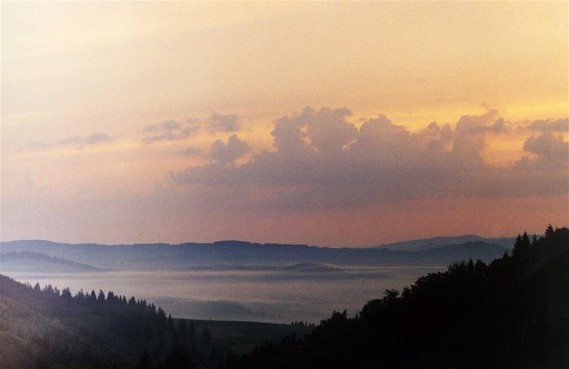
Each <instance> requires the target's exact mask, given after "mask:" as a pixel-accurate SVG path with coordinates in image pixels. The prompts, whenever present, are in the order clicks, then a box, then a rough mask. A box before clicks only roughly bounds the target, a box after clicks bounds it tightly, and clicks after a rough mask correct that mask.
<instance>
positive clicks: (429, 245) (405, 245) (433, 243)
mask: <svg viewBox="0 0 569 369" xmlns="http://www.w3.org/2000/svg"><path fill="white" fill-rule="evenodd" d="M514 241H515V237H500V238H484V237H481V236H478V235H464V236H441V237H433V238H423V239H417V240H408V241H399V242H393V243H388V244H383V245H380V246H373V247H374V248H386V249H390V250H404V251H420V250H430V249H437V248H441V247H446V246H451V245H459V244H465V243H471V242H486V243H490V244H495V245H500V246H503V247H506V248H508V249H511V248H512V247H513V244H514Z"/></svg>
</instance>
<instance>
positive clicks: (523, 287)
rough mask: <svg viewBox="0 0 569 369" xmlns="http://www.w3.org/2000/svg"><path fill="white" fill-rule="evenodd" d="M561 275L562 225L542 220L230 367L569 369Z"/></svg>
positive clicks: (568, 236) (566, 239)
mask: <svg viewBox="0 0 569 369" xmlns="http://www.w3.org/2000/svg"><path fill="white" fill-rule="evenodd" d="M568 275H569V230H568V229H567V228H560V229H555V230H554V229H553V228H551V227H549V228H548V229H547V231H546V233H545V236H544V237H541V238H540V239H534V240H533V241H530V238H529V237H528V236H527V235H526V234H524V235H523V236H519V237H518V238H517V239H516V242H515V244H514V248H513V251H512V255H511V256H510V255H508V254H506V255H504V256H503V257H502V258H500V259H497V260H494V261H492V262H491V263H489V264H485V263H484V262H482V261H478V262H476V263H474V262H472V261H470V262H468V263H465V262H460V263H454V264H452V265H451V266H449V267H448V270H447V271H446V272H440V273H431V274H429V275H426V276H424V277H421V278H419V279H418V280H417V282H415V284H413V285H412V286H411V287H409V288H405V289H404V290H403V291H402V292H401V293H400V292H399V291H396V290H387V291H385V293H384V296H383V298H381V299H377V300H372V301H369V302H368V303H367V304H366V305H365V306H364V307H363V309H362V310H361V312H360V313H359V314H357V315H356V316H355V317H353V318H350V317H348V316H347V314H346V312H345V311H344V312H334V313H333V314H332V315H331V317H330V318H329V319H327V320H323V321H322V322H321V323H320V325H319V326H317V327H316V328H315V329H314V331H313V332H312V333H310V334H308V335H307V336H306V337H305V338H301V339H296V338H289V339H287V340H284V341H282V342H281V343H279V344H276V345H275V344H273V343H269V344H266V345H263V346H261V347H258V348H257V349H256V350H254V351H253V352H252V353H251V354H248V355H245V356H243V357H241V358H239V359H236V360H234V361H232V362H230V363H228V365H227V368H230V369H242V368H243V369H244V368H247V369H256V368H263V369H271V368H276V369H280V368H283V369H284V368H301V369H316V368H327V369H334V368H355V369H367V368H385V369H398V368H405V369H411V368H427V369H435V368H458V369H461V368H464V369H475V368H504V369H507V368H519V369H531V368H539V369H561V368H568V367H569V349H568V348H569V309H568V307H569V278H568Z"/></svg>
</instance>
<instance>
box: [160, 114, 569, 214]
mask: <svg viewBox="0 0 569 369" xmlns="http://www.w3.org/2000/svg"><path fill="white" fill-rule="evenodd" d="M350 114H351V112H350V111H349V110H348V109H346V108H339V109H331V108H322V109H320V110H314V109H312V108H310V107H307V108H305V109H304V110H303V111H302V112H300V113H297V114H294V115H291V116H285V117H282V118H279V119H277V120H276V121H275V122H274V129H273V131H272V136H273V146H274V148H273V150H270V151H269V150H265V151H263V152H261V153H259V154H256V155H254V156H252V157H251V158H250V159H248V160H247V161H246V162H245V163H244V164H242V165H240V166H238V165H237V164H236V162H237V161H238V159H239V158H243V157H244V156H245V155H246V154H249V153H250V147H249V145H248V144H247V143H246V142H244V141H242V140H241V139H239V137H237V135H235V134H234V135H232V136H231V137H230V138H229V140H228V141H227V142H226V143H224V142H222V141H220V140H218V141H216V142H215V143H214V144H213V146H212V148H211V150H210V153H209V159H210V162H209V164H207V165H204V166H199V167H191V168H188V169H186V170H184V171H181V172H175V173H172V175H171V177H172V179H173V181H175V182H176V183H178V184H180V185H187V186H189V187H190V188H191V191H192V193H193V194H194V195H195V198H196V199H202V200H203V201H204V202H207V203H208V205H209V206H214V205H215V206H222V207H223V206H224V205H227V206H234V205H235V204H237V203H239V204H245V203H246V204H248V206H253V207H255V208H278V209H283V208H292V209H297V210H298V209H315V208H331V207H334V208H342V207H351V206H361V205H374V204H381V203H392V202H396V201H402V200H412V199H421V198H442V197H461V198H468V197H473V198H477V197H485V198H492V197H508V196H533V195H538V196H539V195H545V196H547V195H564V194H567V191H568V161H569V145H568V142H567V141H565V140H564V139H563V137H562V136H561V135H560V133H561V132H567V127H568V126H569V122H568V120H567V119H561V120H555V121H548V120H540V121H535V122H531V123H530V124H527V125H526V126H525V128H524V131H525V132H527V135H528V136H529V137H528V138H527V139H526V141H525V143H524V145H523V149H524V151H525V152H526V155H524V156H523V157H522V158H521V159H520V160H518V161H516V162H515V163H512V164H511V165H508V166H502V167H496V166H492V165H489V164H487V163H486V162H485V161H484V160H483V156H482V152H483V150H484V147H485V144H486V142H485V138H486V136H487V135H489V134H492V135H496V134H499V135H506V134H509V132H508V126H509V124H508V123H507V122H505V121H504V120H503V119H502V118H500V117H498V116H497V112H496V111H493V110H490V111H488V112H487V113H486V114H483V115H480V116H475V115H465V116H463V117H461V118H460V120H459V121H458V122H457V124H456V125H455V128H454V129H452V128H451V126H450V125H442V126H441V125H439V124H437V123H431V124H429V125H428V126H427V127H426V128H425V129H423V130H421V131H418V132H413V133H412V132H410V131H408V130H407V129H406V128H405V127H403V126H399V125H396V124H394V123H393V122H391V121H390V120H389V119H388V118H387V117H385V116H383V115H380V116H378V117H377V118H373V119H369V120H367V121H365V122H364V123H363V124H362V125H361V126H360V127H359V128H357V127H356V126H355V125H354V124H352V123H350V122H349V120H348V118H349V116H350ZM234 120H235V121H236V118H231V119H229V118H228V119H227V122H225V123H223V126H224V127H225V126H228V127H230V126H231V124H230V123H231V122H232V121H234ZM196 201H199V200H196Z"/></svg>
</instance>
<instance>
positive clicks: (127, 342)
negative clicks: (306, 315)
mask: <svg viewBox="0 0 569 369" xmlns="http://www.w3.org/2000/svg"><path fill="white" fill-rule="evenodd" d="M309 329H310V328H309V327H306V326H298V325H279V324H267V323H249V322H211V321H194V320H181V319H173V318H172V317H170V316H168V317H167V316H166V314H165V312H164V311H163V310H162V309H160V308H156V307H155V306H154V305H153V304H149V303H147V302H146V301H144V300H137V299H135V298H134V297H131V298H130V299H127V298H126V297H124V296H116V295H114V294H113V293H112V292H108V293H107V294H104V293H103V292H102V291H99V293H96V292H95V291H91V293H84V292H83V291H80V292H78V293H77V294H76V295H75V296H72V295H71V294H70V292H69V290H67V289H65V290H63V291H59V290H58V289H57V288H53V287H51V286H46V287H45V288H43V289H42V288H40V286H39V285H36V286H35V287H31V286H29V285H23V284H21V283H18V282H16V281H14V280H12V279H10V278H8V277H5V276H2V275H0V368H1V369H7V368H12V369H20V368H22V369H24V368H38V369H42V368H61V369H65V368H99V369H105V368H109V369H110V368H126V369H128V368H135V367H137V368H138V367H140V366H137V365H141V363H142V364H144V363H146V364H145V365H148V364H149V363H150V362H152V365H151V366H150V367H151V368H155V369H159V368H167V369H175V368H187V367H190V366H201V367H206V368H212V367H216V366H217V365H218V364H219V363H220V361H221V360H222V358H223V357H224V356H225V355H226V354H227V353H228V352H229V350H231V351H232V352H237V353H244V352H247V351H249V350H251V349H252V348H253V347H254V346H255V344H258V343H260V342H262V341H264V340H267V339H272V340H275V341H276V340H278V339H279V338H280V337H282V336H284V335H290V334H300V335H302V334H304V333H306V332H307V331H309ZM143 367H144V366H143ZM146 367H148V366H146Z"/></svg>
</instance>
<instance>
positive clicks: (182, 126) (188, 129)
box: [142, 119, 198, 144]
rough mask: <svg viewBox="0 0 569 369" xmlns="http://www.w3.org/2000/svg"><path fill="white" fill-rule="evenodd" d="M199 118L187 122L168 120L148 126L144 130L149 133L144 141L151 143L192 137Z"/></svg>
mask: <svg viewBox="0 0 569 369" xmlns="http://www.w3.org/2000/svg"><path fill="white" fill-rule="evenodd" d="M196 123H197V120H192V119H190V120H188V121H186V122H183V123H182V122H177V121H173V120H167V121H164V122H162V123H159V124H155V125H151V126H147V127H146V128H145V129H144V132H146V133H147V136H145V137H144V138H143V139H142V142H144V143H146V144H151V143H154V142H160V141H179V140H184V139H186V138H189V137H192V136H193V135H194V134H195V133H196V131H197V129H198V126H197V124H196Z"/></svg>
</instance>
